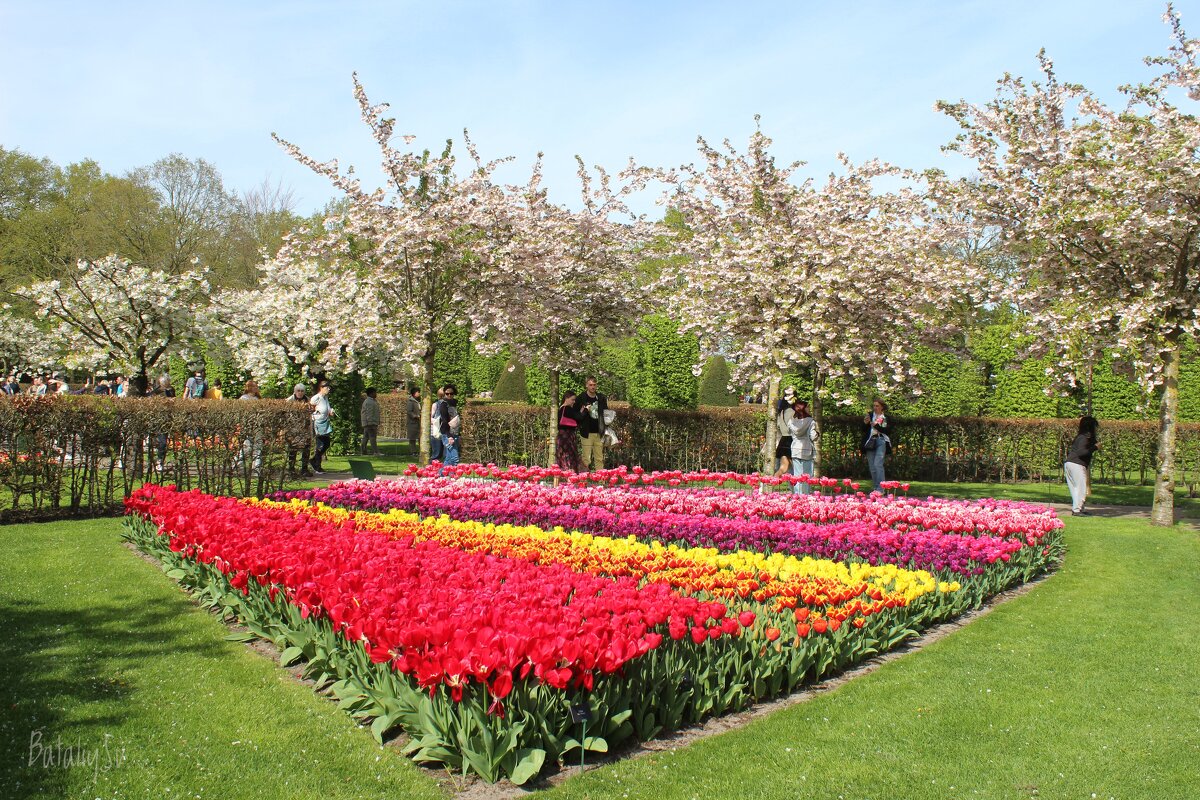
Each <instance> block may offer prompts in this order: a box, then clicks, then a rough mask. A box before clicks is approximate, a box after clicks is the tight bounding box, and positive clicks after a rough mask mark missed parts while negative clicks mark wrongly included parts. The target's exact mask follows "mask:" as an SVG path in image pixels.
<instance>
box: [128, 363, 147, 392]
mask: <svg viewBox="0 0 1200 800" xmlns="http://www.w3.org/2000/svg"><path fill="white" fill-rule="evenodd" d="M129 388H130V389H131V391H130V392H129V394H130V395H132V396H133V397H145V396H146V392H147V390H148V389H149V388H150V378H149V376H148V375H147V374H146V370H145V369H143V370H142V371H141V372H139V373H137V374H136V375H130V376H129Z"/></svg>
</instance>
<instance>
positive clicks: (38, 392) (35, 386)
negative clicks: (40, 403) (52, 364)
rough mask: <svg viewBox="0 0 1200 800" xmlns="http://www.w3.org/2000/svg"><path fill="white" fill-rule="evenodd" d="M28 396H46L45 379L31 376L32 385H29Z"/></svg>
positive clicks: (39, 376)
mask: <svg viewBox="0 0 1200 800" xmlns="http://www.w3.org/2000/svg"><path fill="white" fill-rule="evenodd" d="M29 394H30V395H32V396H33V397H45V396H46V379H45V378H43V377H42V376H41V375H34V376H33V383H31V384H30V385H29Z"/></svg>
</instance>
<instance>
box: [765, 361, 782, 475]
mask: <svg viewBox="0 0 1200 800" xmlns="http://www.w3.org/2000/svg"><path fill="white" fill-rule="evenodd" d="M779 380H780V379H779V378H772V379H771V382H770V383H769V384H767V452H766V453H765V454H764V455H763V470H762V471H763V474H764V475H774V474H775V445H776V444H777V443H778V442H779V429H778V428H777V427H776V426H775V406H776V404H778V402H779Z"/></svg>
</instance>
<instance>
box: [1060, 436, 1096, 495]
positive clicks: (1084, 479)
mask: <svg viewBox="0 0 1200 800" xmlns="http://www.w3.org/2000/svg"><path fill="white" fill-rule="evenodd" d="M1099 429H1100V423H1098V422H1097V421H1096V418H1095V417H1092V416H1085V417H1081V418H1080V419H1079V433H1077V434H1076V435H1075V441H1073V442H1071V448H1070V450H1068V451H1067V460H1066V463H1064V464H1063V475H1064V476H1065V477H1066V479H1067V488H1068V489H1070V490H1071V514H1073V515H1075V516H1082V515H1083V514H1084V510H1083V504H1084V502H1085V501H1086V500H1087V492H1088V473H1089V472H1090V471H1091V467H1092V455H1093V454H1094V453H1095V452H1096V451H1097V450H1099V449H1100V441H1099V439H1097V437H1096V434H1097V432H1098V431H1099Z"/></svg>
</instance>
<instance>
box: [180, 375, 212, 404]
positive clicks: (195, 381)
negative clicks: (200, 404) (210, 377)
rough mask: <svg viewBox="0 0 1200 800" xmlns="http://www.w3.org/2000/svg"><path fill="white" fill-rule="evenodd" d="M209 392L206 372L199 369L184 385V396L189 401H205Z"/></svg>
mask: <svg viewBox="0 0 1200 800" xmlns="http://www.w3.org/2000/svg"><path fill="white" fill-rule="evenodd" d="M206 391H208V381H206V380H205V379H204V370H201V369H198V370H196V372H195V373H194V374H193V375H192V376H191V377H190V378H188V379H187V383H185V384H184V385H183V396H184V398H185V399H187V400H203V399H204V393H205V392H206Z"/></svg>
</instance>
